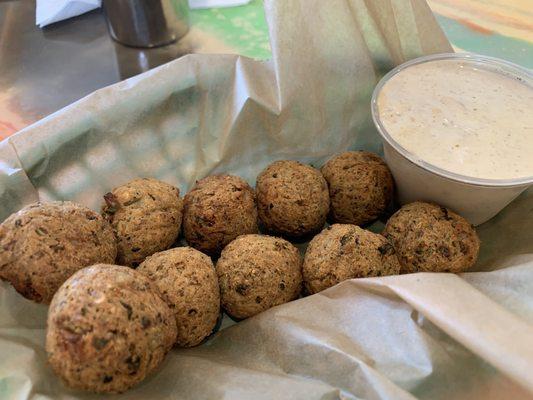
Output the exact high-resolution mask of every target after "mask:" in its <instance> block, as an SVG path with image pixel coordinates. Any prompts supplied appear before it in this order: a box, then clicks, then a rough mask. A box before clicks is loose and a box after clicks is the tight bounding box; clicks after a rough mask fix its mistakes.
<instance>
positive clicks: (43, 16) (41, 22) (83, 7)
mask: <svg viewBox="0 0 533 400" xmlns="http://www.w3.org/2000/svg"><path fill="white" fill-rule="evenodd" d="M101 5H102V0H37V7H36V10H35V24H36V25H38V26H39V27H41V28H42V27H43V26H46V25H50V24H53V23H54V22H58V21H62V20H64V19H68V18H72V17H75V16H77V15H80V14H84V13H86V12H88V11H91V10H94V9H95V8H98V7H100V6H101Z"/></svg>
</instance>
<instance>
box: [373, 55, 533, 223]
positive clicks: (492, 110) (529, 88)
mask: <svg viewBox="0 0 533 400" xmlns="http://www.w3.org/2000/svg"><path fill="white" fill-rule="evenodd" d="M453 68H457V70H456V71H454V70H453ZM406 70H408V71H407V72H408V73H409V74H408V75H407V74H406V72H405V71H406ZM430 72H431V73H430ZM402 74H403V75H402ZM389 82H391V83H390V84H388V83H389ZM516 85H520V86H516ZM394 91H396V93H395V92H394ZM380 96H381V97H380ZM517 96H521V97H517ZM402 99H403V100H402ZM402 102H403V103H402ZM513 102H514V103H513ZM506 107H507V108H506ZM380 108H382V109H381V110H380ZM532 110H533V75H532V73H531V71H529V70H526V69H524V68H521V67H519V66H517V65H515V64H512V63H509V62H507V61H503V60H499V59H496V58H492V57H485V56H480V55H475V54H453V53H452V54H437V55H432V56H426V57H420V58H417V59H414V60H411V61H409V62H406V63H404V64H402V65H400V66H398V67H396V68H395V69H393V70H392V71H390V72H389V73H388V74H387V75H385V76H384V77H383V78H382V79H381V81H380V82H379V83H378V85H377V86H376V88H375V89H374V93H373V96H372V118H373V120H374V123H375V125H376V127H377V130H378V132H379V133H380V135H381V138H382V141H383V148H384V153H385V160H386V161H387V164H388V165H389V168H390V169H391V172H392V174H393V176H394V179H395V182H396V188H397V197H398V200H399V202H400V203H401V204H406V203H411V202H413V201H417V200H421V201H429V202H435V203H437V204H441V205H443V206H446V207H449V208H450V209H452V210H454V211H456V212H457V213H459V214H461V215H462V216H464V217H465V218H466V219H468V220H469V221H470V222H471V223H472V224H473V225H479V224H481V223H483V222H485V221H487V220H489V219H490V218H492V217H493V216H494V215H496V214H497V213H498V212H500V211H501V210H502V209H503V208H504V207H505V206H506V205H507V204H509V203H510V202H511V201H513V200H514V199H515V198H516V197H517V196H518V195H519V194H520V193H522V192H523V191H524V190H525V189H527V188H528V187H529V186H531V185H532V184H533V170H530V168H531V165H533V154H532V153H529V150H530V149H531V148H533V126H531V120H532V119H531V118H532V115H533V111H532ZM479 113H481V114H479ZM483 113H484V114H483ZM479 115H484V117H483V118H485V119H486V120H484V119H483V118H479ZM491 118H492V119H491ZM454 119H455V120H454ZM505 121H507V122H508V123H509V125H512V126H513V128H510V129H507V127H506V126H505V125H504V126H500V127H498V124H505V123H506V122H505ZM387 126H388V127H389V131H388V130H387ZM476 128H478V129H476ZM406 147H408V148H410V150H408V149H407V148H406ZM429 160H431V161H429Z"/></svg>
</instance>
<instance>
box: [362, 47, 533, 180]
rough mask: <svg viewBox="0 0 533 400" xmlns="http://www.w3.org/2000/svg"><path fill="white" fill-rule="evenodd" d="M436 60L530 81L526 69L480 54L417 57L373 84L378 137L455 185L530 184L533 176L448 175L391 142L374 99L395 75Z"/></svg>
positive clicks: (528, 71) (531, 78)
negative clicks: (458, 62)
mask: <svg viewBox="0 0 533 400" xmlns="http://www.w3.org/2000/svg"><path fill="white" fill-rule="evenodd" d="M437 60H461V61H464V62H467V63H471V64H474V65H478V66H488V67H490V70H492V71H495V72H499V73H502V74H504V75H508V76H511V77H513V78H515V79H518V80H520V81H524V82H528V83H529V82H530V81H532V80H533V73H532V72H531V71H530V70H528V69H526V68H523V67H521V66H519V65H517V64H514V63H512V62H509V61H505V60H501V59H499V58H495V57H489V56H483V55H479V54H475V53H440V54H432V55H429V56H423V57H418V58H415V59H413V60H410V61H407V62H405V63H403V64H400V65H398V66H397V67H396V68H394V69H392V70H391V71H389V72H388V73H387V74H386V75H385V76H383V77H382V78H381V80H380V81H379V82H378V84H377V85H376V87H375V88H374V92H373V93H372V100H371V112H372V120H373V121H374V125H375V126H376V128H377V130H378V132H379V134H380V135H381V138H382V139H383V140H385V141H386V142H387V143H388V144H389V145H390V146H392V148H394V150H396V151H397V152H399V153H400V154H401V155H402V156H403V157H405V158H406V159H408V160H409V161H410V162H412V163H413V164H415V165H417V166H419V167H421V168H423V169H425V170H427V171H430V172H432V173H434V174H436V175H439V176H441V177H443V178H446V179H449V180H452V181H456V182H460V183H464V184H470V185H477V186H489V187H512V186H524V185H529V184H532V183H533V175H532V176H526V177H519V178H513V179H487V178H476V177H472V176H467V175H461V174H457V173H454V172H450V171H448V170H445V169H443V168H440V167H437V166H435V165H433V164H430V163H428V162H426V161H424V160H422V159H421V158H420V157H418V156H416V155H415V154H413V153H411V152H409V151H408V150H407V149H405V148H404V147H403V146H401V145H400V144H399V143H398V142H397V141H396V140H394V139H393V138H392V136H391V135H390V134H389V133H388V132H387V130H386V129H385V127H384V126H383V124H382V122H381V119H380V117H379V110H378V104H377V99H378V97H379V94H380V92H381V89H382V88H383V86H384V85H385V84H386V83H387V82H388V81H389V80H390V79H391V78H392V77H393V76H395V75H396V74H398V73H399V72H401V71H403V70H404V69H406V68H409V67H411V66H413V65H417V64H423V63H427V62H431V61H437Z"/></svg>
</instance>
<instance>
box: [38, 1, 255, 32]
mask: <svg viewBox="0 0 533 400" xmlns="http://www.w3.org/2000/svg"><path fill="white" fill-rule="evenodd" d="M250 1H251V0H189V7H190V8H191V9H198V8H215V7H235V6H242V5H244V4H248V3H249V2H250ZM101 5H102V0H37V9H36V13H35V14H36V15H35V23H36V25H38V26H39V27H41V28H42V27H43V26H46V25H50V24H53V23H54V22H58V21H62V20H64V19H68V18H72V17H75V16H77V15H80V14H83V13H86V12H88V11H91V10H94V9H95V8H98V7H100V6H101Z"/></svg>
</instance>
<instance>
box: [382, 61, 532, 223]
mask: <svg viewBox="0 0 533 400" xmlns="http://www.w3.org/2000/svg"><path fill="white" fill-rule="evenodd" d="M451 59H455V60H461V61H462V62H464V63H473V64H475V65H476V66H477V67H479V68H490V70H491V71H497V72H500V73H502V74H506V75H507V76H511V77H514V78H516V79H520V80H522V81H524V82H525V83H528V84H530V85H531V87H533V74H532V73H531V71H529V70H527V69H525V68H521V67H519V66H518V65H515V64H513V63H510V62H507V61H504V60H500V59H497V58H493V57H486V56H481V55H477V54H469V53H459V54H455V53H445V54H436V55H431V56H425V57H420V58H416V59H414V60H411V61H408V62H406V63H404V64H401V65H399V66H398V67H396V68H394V69H393V70H392V71H390V72H389V73H388V74H387V75H385V76H384V77H383V78H382V79H381V80H380V81H379V83H378V84H377V86H376V88H375V89H374V93H373V95H372V105H371V108H372V118H373V120H374V124H375V125H376V128H377V130H378V132H379V134H380V135H381V139H382V141H383V150H384V153H385V161H386V162H387V164H388V166H389V168H390V170H391V172H392V174H393V176H394V180H395V182H396V190H397V197H398V201H399V202H400V204H407V203H411V202H413V201H429V202H434V203H437V204H440V205H443V206H446V207H448V208H450V209H452V210H454V211H455V212H457V213H459V214H460V215H462V216H463V217H465V218H466V219H467V220H468V221H469V222H470V223H472V224H473V225H479V224H482V223H483V222H485V221H488V220H489V219H490V218H492V217H493V216H495V215H496V214H497V213H499V212H500V211H501V210H502V209H503V208H504V207H505V206H507V205H508V204H509V203H510V202H511V201H513V200H514V199H515V198H516V197H517V196H518V195H519V194H520V193H522V192H523V191H524V190H526V189H527V188H528V187H529V186H531V185H533V176H529V177H521V178H516V179H483V178H475V177H470V176H465V175H460V174H456V173H454V172H450V171H446V170H444V169H442V168H439V167H437V166H435V165H432V164H430V163H428V162H426V161H424V160H422V159H421V158H420V157H418V156H416V155H414V154H413V153H410V152H409V151H407V150H406V149H405V148H403V147H402V146H401V145H400V144H399V143H398V142H397V141H395V140H394V138H392V137H391V136H390V135H389V133H388V132H387V130H386V129H385V127H384V125H383V124H382V122H381V120H380V116H379V110H378V103H377V99H378V97H379V94H380V92H381V89H382V88H383V86H384V85H385V83H386V82H387V81H388V80H389V79H391V77H393V76H394V75H396V74H397V73H399V72H400V71H402V70H404V69H406V68H409V67H410V66H412V65H416V64H421V63H427V62H431V61H435V60H451ZM532 140H533V138H532ZM531 156H532V157H533V155H531Z"/></svg>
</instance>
